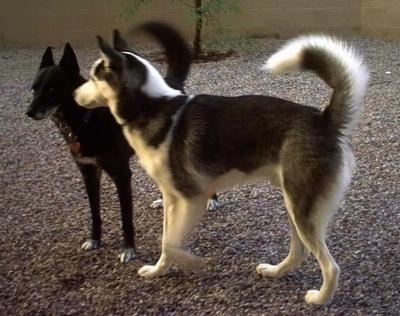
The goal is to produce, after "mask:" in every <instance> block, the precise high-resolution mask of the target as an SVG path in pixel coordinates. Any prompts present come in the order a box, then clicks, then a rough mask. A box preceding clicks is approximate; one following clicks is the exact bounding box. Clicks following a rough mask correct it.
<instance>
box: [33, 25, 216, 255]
mask: <svg viewBox="0 0 400 316" xmlns="http://www.w3.org/2000/svg"><path fill="white" fill-rule="evenodd" d="M143 30H144V31H146V32H148V33H149V34H150V35H153V36H154V37H155V38H156V39H158V40H159V41H160V42H163V43H167V44H166V45H164V47H166V51H165V53H166V58H167V61H168V70H167V75H166V77H165V81H166V82H167V83H168V84H169V85H171V86H172V87H174V88H175V89H179V90H182V91H183V87H184V81H185V79H186V77H187V75H188V73H189V69H190V65H191V62H192V55H191V52H190V50H189V48H188V47H187V44H186V43H185V41H184V39H183V38H182V37H181V36H180V35H179V34H177V33H176V32H175V30H173V29H169V28H165V26H164V25H162V24H160V23H155V22H153V23H149V24H147V25H143ZM85 82H86V79H85V78H83V77H82V76H81V75H80V73H79V65H78V62H77V59H76V55H75V53H74V51H73V49H72V47H71V46H70V44H69V43H67V44H66V45H65V48H64V53H63V56H62V58H61V60H60V62H59V65H56V64H55V63H54V60H53V55H52V51H51V48H50V47H49V48H47V49H46V51H45V53H44V55H43V57H42V61H41V64H40V67H39V71H38V73H37V75H36V78H35V79H34V83H33V86H32V92H33V94H34V97H33V100H32V102H31V104H30V106H29V108H28V111H27V113H26V114H27V115H28V116H29V117H31V118H33V119H36V120H41V119H45V118H47V117H49V116H50V117H51V119H52V120H53V121H54V122H55V124H56V126H57V127H58V129H59V130H60V132H61V134H62V135H63V136H64V138H65V140H66V143H67V145H68V147H69V149H70V152H71V154H72V157H73V159H74V161H75V163H76V165H77V166H78V169H79V170H80V172H81V173H82V176H83V180H84V183H85V187H86V191H87V194H88V197H89V204H90V210H91V214H92V232H91V237H90V239H89V240H88V241H86V242H85V243H84V244H83V245H82V249H85V250H91V249H97V248H99V247H100V242H101V225H102V222H101V217H100V180H101V173H102V170H104V171H105V172H106V173H107V174H108V175H109V176H110V177H111V179H112V180H113V182H114V183H115V185H116V188H117V192H118V197H119V200H120V205H121V217H122V229H123V235H124V241H123V251H122V254H121V255H120V260H121V262H128V261H130V260H132V259H133V258H135V256H136V249H135V240H134V227H133V224H132V193H131V170H130V167H129V160H130V158H131V156H132V155H133V154H134V151H133V150H132V149H131V147H130V146H129V145H128V143H127V141H126V140H125V137H124V136H123V134H122V130H121V127H120V126H119V125H118V124H117V123H116V122H115V119H114V117H113V116H112V115H111V113H110V111H109V110H108V109H106V108H102V109H95V110H86V109H83V108H82V107H80V106H78V105H77V104H76V102H75V101H74V99H73V97H72V92H73V91H74V90H75V89H76V88H77V87H79V86H80V85H81V84H83V83H85ZM215 203H216V204H215ZM213 204H215V205H218V200H217V197H216V196H214V203H213Z"/></svg>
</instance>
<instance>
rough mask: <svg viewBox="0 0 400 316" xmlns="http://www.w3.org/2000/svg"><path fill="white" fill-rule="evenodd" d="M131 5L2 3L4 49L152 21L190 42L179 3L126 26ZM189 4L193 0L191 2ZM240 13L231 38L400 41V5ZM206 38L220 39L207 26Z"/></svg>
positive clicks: (296, 3) (300, 3)
mask: <svg viewBox="0 0 400 316" xmlns="http://www.w3.org/2000/svg"><path fill="white" fill-rule="evenodd" d="M127 1H128V0H120V1H115V0H34V1H27V0H1V1H0V44H17V45H29V44H40V45H50V44H58V43H64V42H66V41H70V42H73V43H91V42H93V41H94V36H95V35H97V34H99V35H103V36H105V37H108V38H109V37H110V34H111V30H112V29H113V28H119V29H122V30H124V29H126V28H127V27H129V26H130V25H132V24H134V23H139V22H140V21H145V20H148V19H162V20H165V21H169V22H172V23H173V24H174V25H176V26H177V27H179V28H180V30H181V31H183V32H184V34H186V35H187V36H188V37H191V36H192V34H193V22H192V21H189V20H188V18H187V14H188V10H187V9H186V8H185V7H184V6H182V5H180V4H179V3H178V2H177V1H175V2H173V3H171V1H169V0H153V1H151V2H149V3H147V4H143V5H142V7H141V9H140V11H139V12H138V13H137V15H136V16H135V18H134V19H132V20H131V21H129V22H124V21H123V20H122V18H121V12H122V8H123V7H124V4H126V3H127ZM187 1H189V2H190V0H187ZM237 2H238V5H239V7H240V8H241V13H229V14H221V16H220V21H221V25H222V26H223V28H224V29H225V30H227V31H228V32H224V33H222V34H225V35H226V34H229V35H230V36H238V35H246V36H253V35H256V36H260V35H262V36H265V35H267V36H275V37H281V38H287V37H291V36H294V35H296V34H298V33H302V32H305V31H324V32H332V33H336V34H341V35H361V34H362V35H371V36H377V37H381V38H394V39H400V1H399V0H238V1H237ZM204 36H205V38H210V37H216V36H218V35H217V33H216V32H215V31H214V29H213V28H212V27H210V26H207V27H206V29H205V31H204Z"/></svg>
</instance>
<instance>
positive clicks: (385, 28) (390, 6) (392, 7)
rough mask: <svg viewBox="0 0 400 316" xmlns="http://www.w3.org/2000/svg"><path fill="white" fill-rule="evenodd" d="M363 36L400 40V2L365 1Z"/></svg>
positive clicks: (396, 0)
mask: <svg viewBox="0 0 400 316" xmlns="http://www.w3.org/2000/svg"><path fill="white" fill-rule="evenodd" d="M363 4H364V6H363V21H362V22H363V23H362V34H363V35H367V36H373V37H379V38H384V39H394V40H400V0H364V1H363Z"/></svg>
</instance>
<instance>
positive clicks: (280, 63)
mask: <svg viewBox="0 0 400 316" xmlns="http://www.w3.org/2000/svg"><path fill="white" fill-rule="evenodd" d="M263 68H264V69H265V70H269V71H271V72H276V73H280V72H288V71H301V70H312V71H314V72H315V73H317V75H318V76H319V77H321V78H322V79H323V80H324V81H325V82H326V83H327V84H328V85H329V86H330V87H331V88H332V89H333V95H332V98H331V101H330V104H329V105H328V107H327V108H326V109H325V111H324V116H326V118H327V121H328V125H330V126H331V127H332V128H333V129H334V130H338V131H340V133H341V134H343V135H344V136H348V137H350V136H351V135H352V132H353V129H354V127H355V125H356V124H357V122H358V120H359V118H360V116H361V110H362V100H363V98H364V94H365V91H366V88H367V83H368V78H369V74H368V70H367V67H366V66H365V65H364V63H363V60H362V58H360V57H358V56H357V55H356V53H355V52H354V50H353V48H351V47H349V46H348V45H347V44H346V43H344V42H343V41H341V40H339V39H336V38H334V37H327V36H319V35H309V36H303V37H298V38H296V39H294V40H292V41H290V42H288V43H287V44H286V45H285V46H284V47H283V48H282V49H281V50H279V51H278V52H277V53H275V54H274V55H272V56H271V57H270V58H269V59H268V61H267V62H266V64H265V65H264V67H263Z"/></svg>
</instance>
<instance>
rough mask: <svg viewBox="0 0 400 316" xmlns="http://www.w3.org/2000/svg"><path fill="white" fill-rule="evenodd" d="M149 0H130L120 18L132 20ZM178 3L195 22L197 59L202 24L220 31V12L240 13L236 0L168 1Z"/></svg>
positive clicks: (199, 51)
mask: <svg viewBox="0 0 400 316" xmlns="http://www.w3.org/2000/svg"><path fill="white" fill-rule="evenodd" d="M150 1H151V0H130V1H129V3H128V4H127V6H126V7H125V8H124V9H123V10H122V18H123V19H124V20H128V19H130V18H132V17H133V16H134V15H135V14H136V13H137V12H138V11H139V9H140V6H141V5H142V4H145V3H147V2H150ZM170 1H171V2H178V3H180V4H182V5H184V6H186V7H188V8H189V9H190V10H189V15H188V18H189V19H191V20H193V21H195V33H194V39H193V55H194V58H195V59H197V58H198V57H199V56H200V54H201V53H202V45H201V41H202V31H203V23H206V24H209V25H212V26H213V27H214V28H215V29H217V30H220V29H221V28H220V23H219V14H220V13H221V12H223V13H228V12H240V8H239V6H238V5H237V1H236V0H204V1H203V0H192V1H190V0H186V1H185V0H170Z"/></svg>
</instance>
